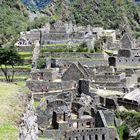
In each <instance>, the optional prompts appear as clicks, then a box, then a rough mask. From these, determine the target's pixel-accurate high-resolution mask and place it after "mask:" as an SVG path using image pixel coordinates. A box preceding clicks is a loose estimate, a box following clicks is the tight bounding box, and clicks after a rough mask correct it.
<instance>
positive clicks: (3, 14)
mask: <svg viewBox="0 0 140 140" xmlns="http://www.w3.org/2000/svg"><path fill="white" fill-rule="evenodd" d="M27 25H28V12H27V10H26V8H25V7H24V5H23V4H22V3H21V2H20V0H16V1H15V0H14V1H12V0H3V1H2V4H0V44H7V43H9V42H10V43H13V42H15V40H17V38H18V34H19V33H20V31H22V30H26V29H27Z"/></svg>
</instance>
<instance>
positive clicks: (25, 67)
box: [2, 65, 31, 69]
mask: <svg viewBox="0 0 140 140" xmlns="http://www.w3.org/2000/svg"><path fill="white" fill-rule="evenodd" d="M2 67H3V68H5V66H4V65H2ZM7 68H12V67H11V66H7ZM14 68H15V69H30V68H31V65H23V66H14Z"/></svg>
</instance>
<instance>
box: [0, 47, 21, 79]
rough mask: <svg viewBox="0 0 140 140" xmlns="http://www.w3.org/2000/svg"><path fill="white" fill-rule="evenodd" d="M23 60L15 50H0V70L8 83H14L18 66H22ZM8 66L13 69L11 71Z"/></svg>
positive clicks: (7, 48)
mask: <svg viewBox="0 0 140 140" xmlns="http://www.w3.org/2000/svg"><path fill="white" fill-rule="evenodd" d="M22 64H23V59H21V56H20V55H19V54H18V52H17V51H16V49H15V48H13V47H5V48H0V68H1V70H2V72H3V73H4V76H5V79H6V81H7V82H12V81H13V79H14V74H15V70H14V67H15V66H16V65H22ZM8 66H10V67H11V70H9V69H8Z"/></svg>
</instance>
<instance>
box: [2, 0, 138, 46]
mask: <svg viewBox="0 0 140 140" xmlns="http://www.w3.org/2000/svg"><path fill="white" fill-rule="evenodd" d="M25 7H26V8H28V9H29V10H28V11H27V9H26V8H25ZM29 11H33V13H36V11H39V13H41V17H40V16H39V17H38V14H37V18H35V21H34V22H32V23H31V22H29V18H28V12H29ZM42 15H43V16H42ZM59 19H61V20H63V21H69V20H71V21H73V22H75V23H77V24H81V25H87V24H90V25H92V26H103V27H104V28H106V29H117V28H119V27H120V26H121V25H122V26H123V25H127V27H128V28H129V30H130V32H132V34H133V35H134V37H136V38H138V37H140V6H138V5H136V3H134V1H133V0H22V1H21V0H2V4H0V32H1V34H0V44H7V43H9V42H10V43H14V42H15V40H17V38H18V34H19V32H20V31H23V30H26V29H31V28H38V27H41V26H43V25H44V24H45V22H47V21H51V22H55V21H57V20H59Z"/></svg>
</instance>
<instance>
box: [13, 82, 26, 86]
mask: <svg viewBox="0 0 140 140" xmlns="http://www.w3.org/2000/svg"><path fill="white" fill-rule="evenodd" d="M14 83H15V84H16V85H18V86H26V81H18V82H14Z"/></svg>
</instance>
